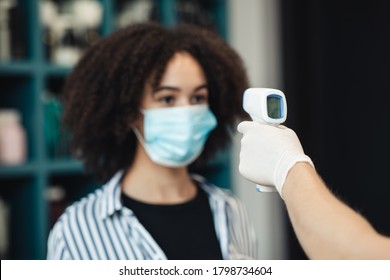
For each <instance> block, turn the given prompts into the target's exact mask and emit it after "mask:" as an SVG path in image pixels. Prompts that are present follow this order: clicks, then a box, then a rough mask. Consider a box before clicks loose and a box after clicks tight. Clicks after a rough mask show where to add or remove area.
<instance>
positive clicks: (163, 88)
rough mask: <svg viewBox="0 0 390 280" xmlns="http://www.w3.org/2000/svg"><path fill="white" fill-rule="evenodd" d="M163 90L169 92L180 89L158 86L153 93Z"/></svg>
mask: <svg viewBox="0 0 390 280" xmlns="http://www.w3.org/2000/svg"><path fill="white" fill-rule="evenodd" d="M163 90H169V91H179V90H180V89H179V88H177V87H172V86H158V87H156V88H154V89H153V93H157V92H159V91H163Z"/></svg>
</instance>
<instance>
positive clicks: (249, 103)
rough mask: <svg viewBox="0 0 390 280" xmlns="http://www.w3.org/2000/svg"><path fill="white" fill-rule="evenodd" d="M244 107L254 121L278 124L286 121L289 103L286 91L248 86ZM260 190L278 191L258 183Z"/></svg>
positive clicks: (257, 188)
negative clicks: (285, 94)
mask: <svg viewBox="0 0 390 280" xmlns="http://www.w3.org/2000/svg"><path fill="white" fill-rule="evenodd" d="M242 105H243V108H244V110H245V112H247V113H248V114H249V115H250V116H251V118H252V119H253V121H255V122H259V123H264V124H269V125H273V126H278V125H279V124H281V123H283V122H285V121H286V118H287V103H286V97H285V96H284V93H283V92H281V91H280V90H278V89H272V88H248V89H247V90H245V92H244V97H243V104H242ZM256 190H257V191H259V192H276V191H277V190H276V188H275V187H274V186H262V185H256Z"/></svg>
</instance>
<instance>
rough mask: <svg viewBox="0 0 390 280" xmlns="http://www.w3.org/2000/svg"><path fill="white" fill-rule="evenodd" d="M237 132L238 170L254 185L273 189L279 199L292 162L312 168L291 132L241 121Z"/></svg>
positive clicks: (290, 130)
mask: <svg viewBox="0 0 390 280" xmlns="http://www.w3.org/2000/svg"><path fill="white" fill-rule="evenodd" d="M237 130H238V131H239V132H240V133H242V134H243V137H242V139H241V152H240V165H239V171H240V173H241V175H243V176H244V177H245V178H247V179H248V180H250V181H252V182H254V183H256V184H259V185H267V186H275V187H276V189H277V190H278V192H279V194H280V195H281V196H282V188H283V184H284V181H285V179H286V177H287V174H288V172H289V170H290V169H291V168H292V167H293V166H294V164H295V163H297V162H308V163H310V164H311V165H312V166H313V167H314V165H313V162H312V161H311V159H310V158H309V157H308V156H307V155H305V154H304V152H303V149H302V145H301V142H300V141H299V139H298V137H297V135H296V134H295V132H294V131H293V130H292V129H289V128H287V127H285V126H278V127H275V126H270V125H267V124H261V123H257V122H252V121H244V122H241V123H240V124H239V125H238V127H237Z"/></svg>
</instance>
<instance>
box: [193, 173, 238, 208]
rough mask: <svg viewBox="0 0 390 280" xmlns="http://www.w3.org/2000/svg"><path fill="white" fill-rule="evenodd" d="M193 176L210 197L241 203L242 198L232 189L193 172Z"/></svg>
mask: <svg viewBox="0 0 390 280" xmlns="http://www.w3.org/2000/svg"><path fill="white" fill-rule="evenodd" d="M191 177H192V179H193V180H194V181H195V182H196V183H197V184H198V186H199V187H200V188H202V189H203V190H204V191H205V192H206V194H207V195H208V196H209V197H210V198H212V199H217V200H222V201H224V202H227V203H237V202H238V203H239V200H240V199H239V198H238V197H237V196H236V194H235V193H234V192H233V191H232V190H231V189H226V188H222V187H219V186H217V185H215V184H213V183H212V182H210V181H209V180H207V179H206V178H205V177H203V176H201V175H199V174H191Z"/></svg>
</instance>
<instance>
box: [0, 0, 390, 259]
mask: <svg viewBox="0 0 390 280" xmlns="http://www.w3.org/2000/svg"><path fill="white" fill-rule="evenodd" d="M360 2H361V1H334V0H116V1H114V0H50V1H49V0H0V258H1V259H44V258H45V257H46V240H47V236H48V232H49V230H50V228H51V226H52V225H53V223H54V222H55V221H56V219H57V218H58V216H59V215H60V214H61V213H62V211H63V210H64V208H65V207H66V206H67V205H69V203H72V202H73V201H74V200H76V199H79V198H80V197H81V196H84V195H85V194H87V193H88V192H90V191H92V190H93V189H95V188H96V187H99V185H98V184H96V183H95V182H94V180H93V178H91V176H89V175H88V174H85V173H84V172H83V167H82V164H81V163H80V162H79V161H77V160H75V159H74V158H73V157H72V156H71V155H70V154H69V133H68V132H67V131H64V130H63V129H61V128H60V126H59V122H60V117H61V105H60V104H59V102H58V96H59V94H60V91H61V87H62V85H63V82H64V79H65V77H66V76H67V74H68V73H69V72H70V71H71V69H72V66H73V65H74V64H75V63H76V62H77V61H78V59H79V58H80V56H81V55H82V53H83V51H84V50H85V49H86V48H87V47H89V46H90V45H92V44H94V43H95V42H97V41H98V40H99V39H100V38H102V37H104V36H106V35H108V34H110V33H111V32H113V31H114V30H116V29H117V28H120V27H122V26H125V25H127V24H130V23H134V22H141V21H149V20H153V21H159V22H161V23H162V24H164V25H166V26H172V25H175V24H179V23H181V22H186V23H192V24H196V25H200V26H204V27H205V28H208V29H211V30H214V31H215V32H217V33H218V34H219V35H220V36H221V37H222V38H223V39H225V40H226V41H227V42H228V43H229V44H230V45H231V46H232V47H233V48H235V49H236V50H237V52H238V53H239V54H240V55H241V56H242V58H243V60H244V62H245V64H246V66H247V69H248V74H249V77H250V82H251V86H252V87H271V88H272V87H273V88H279V89H281V90H282V91H284V93H285V94H286V98H287V103H288V118H287V125H288V126H290V127H291V128H293V129H294V130H295V131H296V132H297V134H298V136H299V137H300V139H301V141H302V144H303V147H304V149H305V152H306V153H307V154H308V155H310V157H311V158H312V160H313V161H314V164H315V166H316V168H317V170H318V172H319V173H320V174H321V175H322V177H323V179H324V180H325V182H327V184H328V185H329V187H330V188H331V190H332V191H333V192H334V193H335V194H336V195H337V196H338V197H340V198H341V199H342V200H344V201H346V202H347V203H348V204H349V205H351V206H352V207H353V208H354V209H356V210H358V211H359V212H360V213H361V214H362V215H363V216H365V217H367V219H368V220H369V221H370V222H371V223H372V224H373V226H374V227H375V228H376V229H377V230H378V231H379V232H381V233H383V234H386V235H390V223H389V222H388V221H389V213H390V203H389V198H390V188H389V186H388V185H389V183H388V181H389V180H388V177H387V175H388V168H389V165H388V161H389V158H390V157H389V156H390V148H389V143H390V136H389V133H387V131H386V130H387V126H386V125H387V119H390V118H389V117H387V115H385V114H386V112H388V111H389V110H388V109H386V108H387V105H388V103H387V102H388V99H389V98H387V96H388V95H389V94H390V84H389V80H390V78H389V77H390V52H389V50H390V36H389V35H390V34H389V30H390V2H389V1H386V0H383V1H380V0H372V1H363V2H362V3H360ZM240 139H241V136H240V135H238V134H236V135H235V137H234V141H233V144H232V146H231V147H230V148H229V149H228V150H226V151H225V152H223V153H221V154H220V155H219V156H218V157H217V158H216V159H215V160H214V161H212V162H210V163H209V165H208V166H207V167H206V168H205V169H203V170H196V171H197V172H199V173H202V174H203V175H204V176H206V177H207V178H209V180H210V181H212V182H213V183H215V184H216V185H218V186H220V187H223V188H228V189H231V190H232V191H233V192H235V193H236V194H237V195H238V196H239V197H241V199H242V200H243V201H244V202H245V204H246V205H247V208H248V210H249V214H250V216H251V218H252V220H253V222H254V223H255V228H256V232H257V235H258V238H259V247H258V251H259V257H260V259H306V258H307V257H306V255H305V254H304V252H303V251H302V249H301V247H300V245H299V244H298V242H297V239H296V236H295V234H294V233H293V231H292V228H291V224H290V222H289V221H288V218H287V212H286V210H285V207H284V205H283V202H282V200H281V199H280V197H279V195H278V194H273V193H270V194H260V193H256V191H255V185H254V184H253V183H251V182H249V181H247V180H245V179H244V178H242V177H241V176H240V174H239V173H238V162H239V158H238V154H239V149H240Z"/></svg>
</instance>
